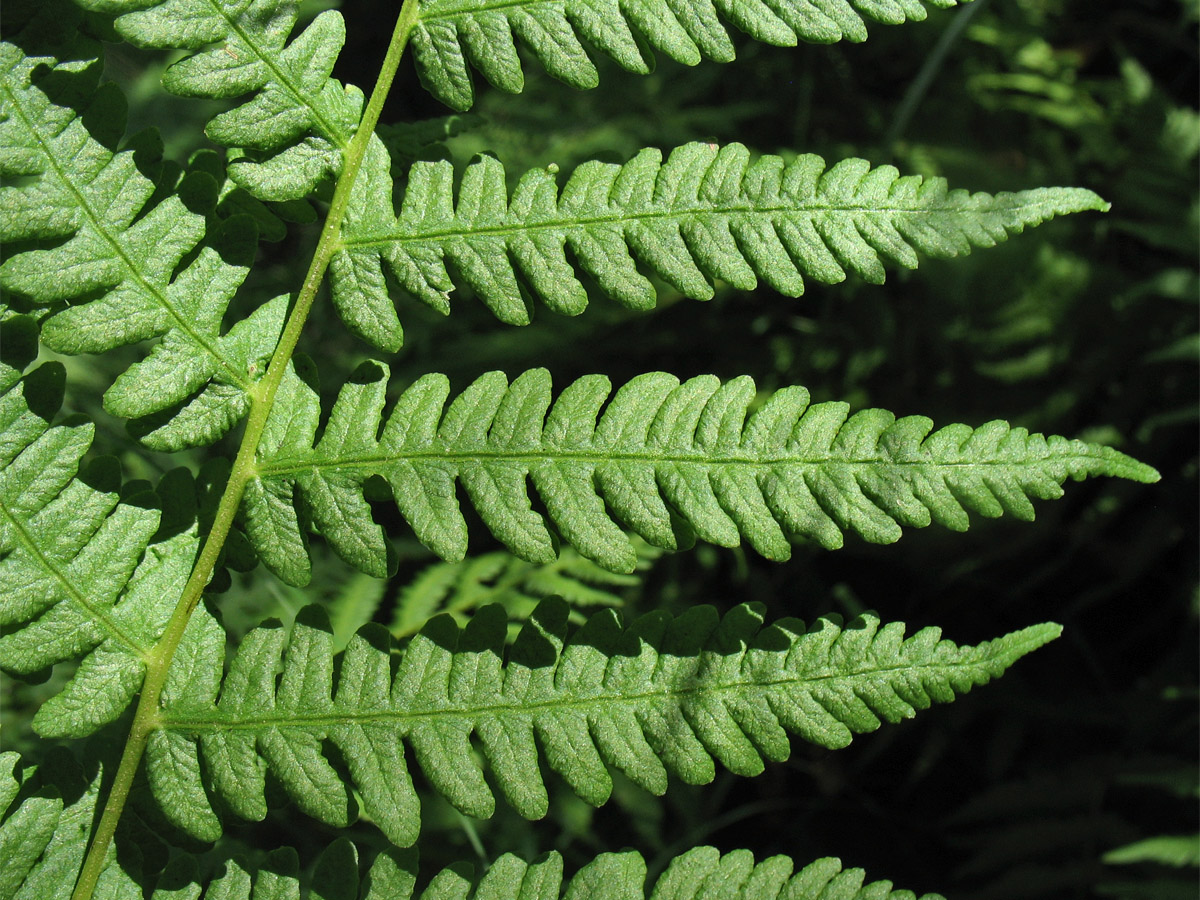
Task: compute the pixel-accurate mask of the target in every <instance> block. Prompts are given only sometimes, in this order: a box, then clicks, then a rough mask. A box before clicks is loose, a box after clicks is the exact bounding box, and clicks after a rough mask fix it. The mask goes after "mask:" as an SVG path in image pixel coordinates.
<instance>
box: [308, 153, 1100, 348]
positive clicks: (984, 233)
mask: <svg viewBox="0 0 1200 900" xmlns="http://www.w3.org/2000/svg"><path fill="white" fill-rule="evenodd" d="M455 184H456V176H455V172H454V168H453V166H451V165H450V163H448V162H418V163H416V164H415V165H414V166H413V167H412V169H411V170H410V172H409V175H408V180H407V183H406V186H405V189H404V193H403V197H402V198H397V199H398V200H401V202H400V203H399V204H398V205H399V206H400V215H399V217H397V216H396V214H395V213H394V212H393V209H392V203H393V201H392V199H391V198H392V190H393V188H392V177H391V174H390V172H389V170H388V159H387V154H386V151H385V150H384V149H383V146H382V144H381V143H380V142H379V141H378V140H373V141H372V143H371V146H370V148H369V149H368V152H367V158H366V163H365V168H364V171H363V172H362V174H361V175H360V177H359V179H358V181H357V182H356V184H355V189H354V195H353V200H352V202H351V206H350V210H349V212H348V214H347V217H346V222H345V226H344V228H343V230H342V239H341V244H342V247H343V249H342V250H341V251H340V252H339V253H337V254H336V255H335V256H334V257H333V259H332V261H331V263H330V269H329V273H330V280H331V285H332V294H333V302H334V304H335V306H337V308H338V310H339V312H340V313H341V315H342V318H343V319H344V320H345V321H346V323H347V324H348V325H349V326H350V328H351V329H353V330H354V331H355V332H357V333H358V334H359V335H361V336H362V337H363V338H364V339H366V340H368V341H370V342H371V343H373V344H375V345H376V346H378V347H381V348H384V349H387V350H396V349H398V348H399V346H400V343H401V330H400V322H399V320H398V318H397V316H396V313H395V311H394V310H393V308H392V302H391V300H390V299H389V298H388V295H387V291H386V288H385V285H384V277H383V267H384V265H385V264H386V267H387V269H388V271H390V272H391V274H392V275H394V276H395V278H396V280H397V281H398V282H399V284H400V286H401V287H402V288H403V289H404V290H405V291H406V292H408V293H409V294H411V295H412V296H414V297H416V298H417V299H419V300H421V301H422V302H423V303H425V304H427V305H429V306H431V307H433V308H434V309H437V310H440V311H441V312H449V310H450V294H451V292H452V291H454V290H455V282H454V281H453V280H452V279H451V277H450V275H449V274H448V272H447V269H446V265H445V263H446V261H449V262H452V263H453V264H454V266H455V268H456V270H457V271H458V272H459V273H460V276H461V283H464V284H466V285H468V286H470V287H471V289H472V290H474V292H475V293H476V294H477V295H478V296H479V298H480V299H481V300H482V301H483V302H484V303H485V304H487V306H488V308H489V309H491V310H492V312H493V313H495V314H496V316H497V317H498V318H499V319H501V320H502V321H504V322H508V323H510V324H514V325H524V324H526V323H527V322H528V321H529V309H528V308H527V306H526V299H525V297H524V296H523V293H524V288H526V287H527V288H528V289H529V291H530V292H531V293H532V295H533V296H534V297H535V298H537V299H539V300H541V301H542V302H543V303H545V304H546V305H547V306H548V307H550V308H551V309H552V310H554V311H555V312H559V313H564V314H567V315H574V314H576V313H579V312H581V311H582V310H583V309H584V307H586V306H587V302H588V295H587V292H586V291H585V290H584V287H583V284H582V283H581V281H580V278H579V275H578V272H577V269H576V266H578V268H579V269H582V270H583V271H584V272H586V273H587V274H588V275H590V276H591V277H592V278H593V279H595V282H596V284H597V285H598V287H599V290H600V292H601V293H602V294H604V295H605V296H608V297H612V298H613V299H615V300H617V301H618V302H620V303H622V304H624V305H625V306H628V307H631V308H633V309H648V308H651V307H653V306H654V304H655V302H656V291H655V288H654V286H653V284H652V283H651V282H650V280H649V279H648V278H647V277H646V276H645V275H644V274H642V272H641V271H639V264H640V265H641V266H643V267H645V268H646V269H648V270H649V271H651V272H653V273H654V274H656V275H658V276H659V277H660V278H662V279H663V280H664V281H665V282H667V283H668V284H669V285H671V287H673V288H675V289H676V290H678V291H679V292H680V293H682V294H683V295H684V296H687V297H691V298H694V299H697V300H707V299H708V298H710V297H712V296H713V282H715V281H718V280H720V281H724V282H726V283H728V284H729V285H731V286H732V287H734V288H737V289H739V290H751V289H753V288H754V287H756V286H757V285H758V283H759V280H760V279H761V280H762V281H763V282H765V283H766V284H767V285H769V286H770V287H771V288H773V289H775V290H776V291H779V292H780V293H782V294H784V295H786V296H789V297H798V296H800V295H801V294H802V293H803V292H804V283H805V279H813V280H815V281H820V282H826V283H836V282H840V281H843V280H844V279H845V278H846V273H847V272H851V273H854V274H856V275H858V276H860V277H862V278H864V279H866V280H867V281H870V282H873V283H877V284H878V283H882V282H883V280H884V268H883V263H882V260H885V259H886V260H891V261H894V262H896V263H898V264H899V265H901V266H904V267H905V268H910V269H911V268H915V267H916V266H917V261H918V257H917V252H918V251H919V252H921V253H924V254H928V255H930V256H935V257H952V256H959V255H962V254H965V253H969V252H971V248H972V247H993V246H995V245H996V244H997V243H999V242H1001V241H1003V240H1005V239H1006V238H1007V237H1008V235H1009V234H1012V233H1019V232H1021V231H1023V230H1024V229H1025V228H1029V227H1033V226H1035V225H1038V224H1040V223H1042V222H1044V221H1046V220H1047V219H1050V218H1053V217H1054V216H1059V215H1065V214H1068V213H1075V212H1081V211H1083V210H1105V209H1107V208H1108V204H1106V203H1105V202H1104V201H1103V200H1101V199H1100V198H1099V197H1097V196H1096V195H1095V194H1093V193H1092V192H1091V191H1088V190H1083V189H1080V188H1039V189H1036V190H1029V191H1021V192H1019V193H1015V194H1013V193H1002V194H997V195H995V196H993V195H991V194H986V193H975V194H972V193H968V192H967V191H963V190H953V191H952V190H950V189H949V188H948V187H947V185H946V181H945V179H943V178H921V177H919V176H911V175H910V176H901V175H900V173H899V172H898V171H897V170H896V169H895V168H893V167H892V166H877V167H875V168H872V167H871V165H870V164H869V163H867V162H866V161H865V160H861V159H847V160H843V161H841V162H839V163H837V164H836V165H833V166H830V167H827V166H826V164H825V161H824V160H823V159H821V158H820V157H818V156H813V155H811V154H805V155H800V156H797V157H795V158H794V159H792V160H791V161H785V160H784V159H783V158H781V157H778V156H761V157H759V158H757V159H755V160H754V161H751V157H750V152H749V150H747V149H746V148H745V147H743V146H742V145H740V144H729V145H726V146H724V147H718V146H717V145H715V144H703V143H695V144H687V145H685V146H682V147H679V148H677V149H675V150H673V151H672V152H671V153H670V155H669V156H668V158H667V159H666V161H665V162H664V160H663V155H662V153H660V152H659V151H658V150H654V149H648V150H643V151H642V152H641V153H639V154H638V155H637V156H636V157H634V158H633V159H632V160H630V161H629V162H627V163H625V164H624V165H620V166H618V165H611V164H608V163H600V162H588V163H584V164H583V165H581V166H579V167H578V168H577V169H575V171H574V172H573V173H572V174H571V175H570V177H568V178H567V179H566V181H565V183H564V184H563V185H562V186H561V187H560V186H559V184H558V179H557V176H556V174H555V170H553V169H549V170H548V169H533V170H531V171H529V172H526V173H525V174H524V175H522V176H521V178H520V179H519V180H518V181H517V183H516V185H515V186H514V187H513V189H512V194H511V197H510V195H509V190H508V187H507V184H506V178H505V173H504V167H503V166H502V165H501V164H500V163H499V162H498V161H497V160H495V159H493V158H491V157H482V158H481V159H479V160H477V161H475V162H474V163H472V164H471V165H469V166H468V167H467V169H466V171H465V172H464V173H462V179H461V185H460V186H459V187H458V188H457V190H456V189H455ZM568 248H569V250H570V252H571V254H572V255H573V257H574V258H575V260H577V263H572V262H571V261H569V260H568V256H567V253H566V251H567V249H568ZM635 260H636V261H635Z"/></svg>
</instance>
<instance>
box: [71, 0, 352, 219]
mask: <svg viewBox="0 0 1200 900" xmlns="http://www.w3.org/2000/svg"><path fill="white" fill-rule="evenodd" d="M80 5H82V6H84V7H85V8H92V9H100V10H103V11H104V12H108V13H113V12H116V13H119V14H120V15H118V17H117V19H116V21H115V23H114V24H115V27H116V30H117V32H118V33H119V34H120V35H121V36H122V37H123V38H124V39H125V40H127V41H129V42H130V43H132V44H135V45H137V46H141V47H158V48H164V49H167V48H171V49H182V50H195V51H199V52H196V53H194V54H192V55H191V56H188V57H186V58H184V59H181V60H179V61H178V62H176V63H175V64H173V65H172V66H171V67H170V68H169V69H168V70H167V72H166V74H165V75H164V76H163V87H165V88H166V89H167V90H168V91H170V92H171V93H174V94H178V95H181V96H185V97H202V98H212V99H225V98H233V97H244V96H246V95H250V99H248V100H245V101H244V102H243V103H241V105H239V106H237V107H235V108H233V109H231V110H228V111H226V112H223V113H221V114H220V115H218V116H216V117H215V118H213V119H212V121H210V122H209V123H208V126H207V128H206V129H205V132H206V133H207V135H208V136H209V137H210V138H211V139H212V140H214V141H216V142H217V143H218V144H223V145H225V146H227V147H239V148H245V149H246V150H247V151H248V153H247V155H246V156H245V157H243V158H241V159H238V160H236V161H234V162H233V163H231V164H230V167H229V174H230V177H231V178H233V180H234V181H235V182H237V183H238V184H239V185H241V186H242V187H244V188H245V189H246V190H248V191H249V192H250V193H251V194H253V195H254V196H256V197H258V198H260V199H263V200H292V199H297V198H300V197H305V196H307V195H308V194H310V193H311V192H312V191H313V190H314V189H315V188H316V187H317V185H318V184H319V183H320V182H321V181H322V180H323V179H325V178H328V177H336V176H337V175H338V174H339V173H340V172H341V166H342V152H343V151H344V150H345V149H346V147H347V146H348V145H349V143H350V139H351V138H352V137H353V136H354V131H355V128H356V126H357V125H358V120H359V118H360V116H361V113H362V106H363V96H362V93H361V92H360V91H359V90H358V89H357V88H354V87H351V86H347V87H346V88H345V89H343V88H342V86H341V85H340V84H338V83H337V82H336V81H334V80H333V79H331V78H330V77H329V75H330V73H331V72H332V71H333V65H334V62H335V61H336V60H337V57H338V54H339V53H340V52H341V49H342V45H343V44H344V43H345V41H346V25H345V22H344V21H343V19H342V15H341V13H339V12H336V11H333V10H328V11H326V12H323V13H321V14H320V15H318V16H317V17H316V18H315V19H314V20H313V21H312V22H311V23H310V24H309V25H308V27H306V28H305V29H304V30H303V31H301V32H300V33H299V34H297V35H296V36H295V37H294V38H293V39H292V40H291V42H290V43H289V40H288V39H289V37H291V35H292V31H293V29H294V28H295V26H296V18H297V14H298V12H299V4H298V3H295V2H291V0H249V2H247V0H165V2H159V3H153V4H148V3H147V2H146V0H80Z"/></svg>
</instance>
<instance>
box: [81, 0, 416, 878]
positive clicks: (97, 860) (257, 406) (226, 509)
mask: <svg viewBox="0 0 1200 900" xmlns="http://www.w3.org/2000/svg"><path fill="white" fill-rule="evenodd" d="M417 11H418V0H404V3H403V5H402V6H401V7H400V15H399V16H398V17H397V18H396V27H395V29H394V30H393V32H392V39H391V42H390V43H389V44H388V51H387V56H385V57H384V60H383V66H382V67H381V68H380V71H379V78H378V79H377V80H376V82H375V88H374V90H372V91H371V99H370V100H369V101H367V108H366V110H365V111H364V112H363V117H362V121H361V122H360V123H359V126H358V131H356V132H355V134H354V137H353V138H352V139H351V141H350V145H349V146H348V147H347V148H346V152H345V159H344V161H343V166H342V173H341V175H340V176H339V177H338V181H337V185H336V186H335V188H334V191H333V200H332V202H331V203H330V206H329V212H328V213H327V214H326V216H325V223H324V225H323V226H322V228H321V236H320V238H319V240H318V241H317V249H316V252H315V253H314V254H313V258H312V262H311V263H310V264H309V267H308V272H307V274H306V275H305V276H304V283H303V284H302V285H301V286H300V293H299V294H298V295H297V296H296V302H295V305H293V306H292V310H291V312H290V313H289V314H288V319H287V322H286V323H285V324H284V327H283V334H282V335H281V336H280V338H279V343H278V344H277V345H276V347H275V352H274V353H273V354H272V355H271V362H270V364H269V365H268V366H267V373H266V375H265V376H264V377H263V379H262V381H260V382H259V383H258V384H257V385H256V386H255V388H254V390H253V391H252V394H251V404H250V416H249V418H248V419H247V421H246V430H245V432H243V434H242V442H241V444H240V445H239V447H238V452H237V457H236V458H235V459H234V463H233V469H232V470H231V472H230V473H229V482H228V483H227V484H226V485H225V491H224V493H223V494H222V495H221V501H220V504H219V505H218V506H217V513H216V517H215V518H214V520H213V525H212V529H211V530H210V531H209V533H208V536H207V537H206V538H205V541H204V547H203V549H201V551H200V556H199V557H198V558H197V559H196V564H195V566H194V567H193V569H192V574H191V575H190V576H189V577H188V580H187V583H186V584H185V585H184V588H183V594H182V595H181V596H180V598H179V602H178V603H177V604H176V606H175V611H174V613H172V615H171V619H170V621H169V622H168V623H167V628H166V631H165V632H164V633H163V636H162V637H161V638H160V639H159V641H158V643H157V644H156V645H155V646H154V649H153V650H152V651H151V652H150V655H149V657H148V658H147V660H146V678H145V680H144V681H143V682H142V691H141V697H140V698H139V699H138V705H137V711H136V712H135V713H134V717H133V725H132V726H131V727H130V730H129V738H128V739H127V740H126V742H125V750H124V752H123V753H122V755H121V763H120V765H119V766H118V767H117V774H116V777H115V778H114V780H113V783H112V789H111V790H110V792H109V795H108V799H107V801H106V802H105V804H104V812H103V814H102V815H101V816H100V823H99V825H97V826H96V833H95V835H93V837H92V843H91V846H90V847H89V848H88V854H87V858H86V859H85V860H84V863H83V868H82V869H81V870H80V873H79V880H78V881H77V882H76V884H75V891H74V893H73V894H72V895H71V900H91V897H92V894H93V893H94V892H95V890H96V884H97V882H98V881H99V878H100V873H101V872H102V871H103V870H104V864H105V860H106V858H107V856H108V848H109V846H110V845H111V844H112V839H113V835H114V834H115V833H116V830H117V823H118V822H119V821H120V819H121V813H122V812H123V811H124V809H125V803H126V801H127V800H128V799H129V790H130V788H131V787H132V785H133V778H134V776H135V775H136V774H137V770H138V766H139V765H141V761H142V754H143V753H144V752H145V750H146V744H147V742H148V741H149V740H150V735H151V734H152V733H153V732H154V730H155V728H156V727H157V725H158V701H159V697H160V696H161V695H162V690H163V685H165V684H166V681H167V672H168V670H169V669H170V667H171V660H172V659H173V658H174V657H175V651H176V649H177V648H178V647H179V642H180V641H181V640H182V639H183V633H184V630H185V629H186V628H187V623H188V620H189V619H190V618H191V615H192V612H193V611H194V610H195V609H196V606H197V605H198V604H199V603H200V598H201V596H202V595H203V593H204V588H205V587H206V586H207V585H208V582H209V579H210V578H211V577H212V573H213V568H214V567H215V566H216V563H217V559H218V557H219V556H220V555H221V549H222V548H223V547H224V546H225V540H226V538H228V537H229V530H230V529H231V528H232V527H233V519H234V516H235V515H236V513H237V509H238V506H239V504H240V503H241V502H242V494H243V493H244V492H245V490H246V484H247V483H248V482H249V481H250V479H251V478H253V477H254V475H255V461H254V455H255V453H256V451H257V450H258V442H259V441H260V440H261V439H262V433H263V429H264V428H265V427H266V425H267V417H268V416H269V415H270V414H271V407H272V406H273V405H274V403H275V393H276V392H277V391H278V390H279V385H280V383H281V382H282V381H283V376H284V373H285V372H286V371H287V366H288V362H290V361H291V358H292V354H293V353H294V352H295V350H296V343H297V342H298V341H299V340H300V333H301V332H302V331H303V330H304V323H305V321H306V320H307V319H308V313H309V311H310V310H311V309H312V305H313V301H314V300H315V299H316V297H317V289H318V288H319V287H320V286H321V280H322V279H323V278H324V277H325V270H326V269H327V268H328V267H329V261H330V260H331V259H332V258H333V254H334V253H335V252H336V251H337V249H338V247H339V245H340V242H341V234H342V221H343V220H344V219H345V217H346V209H347V207H348V206H349V204H350V192H351V190H352V189H353V187H354V181H355V179H356V178H357V177H358V172H359V169H360V168H361V167H362V161H363V157H364V156H365V155H366V152H367V144H368V142H369V141H370V139H371V136H372V135H373V134H374V132H375V126H376V124H377V123H378V122H379V114H380V113H381V112H382V111H383V104H384V101H385V100H386V99H387V95H388V92H389V91H390V90H391V87H392V80H393V79H394V78H395V77H396V69H397V67H398V66H399V65H400V58H401V57H402V56H403V55H404V48H405V47H406V46H407V45H408V38H409V35H410V34H411V33H412V29H413V26H415V25H416V22H417Z"/></svg>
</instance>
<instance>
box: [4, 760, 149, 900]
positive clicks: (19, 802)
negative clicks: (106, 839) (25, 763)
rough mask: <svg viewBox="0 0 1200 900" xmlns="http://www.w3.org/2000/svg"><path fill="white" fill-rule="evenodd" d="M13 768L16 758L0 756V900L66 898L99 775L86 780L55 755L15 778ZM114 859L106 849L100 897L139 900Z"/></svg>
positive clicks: (90, 823) (80, 858)
mask: <svg viewBox="0 0 1200 900" xmlns="http://www.w3.org/2000/svg"><path fill="white" fill-rule="evenodd" d="M19 762H20V758H19V756H18V754H16V753H13V752H11V751H10V752H7V753H0V898H3V900H48V898H59V897H69V896H70V895H71V890H72V889H73V888H74V887H75V879H76V877H77V876H78V875H79V867H80V865H81V864H82V863H83V856H84V852H85V851H86V850H87V843H88V836H89V835H90V834H91V831H92V826H93V823H94V817H95V814H96V801H97V798H98V797H99V795H100V783H101V778H100V773H99V772H97V773H96V775H95V777H94V778H90V779H89V778H88V777H87V776H86V775H85V774H84V773H83V771H82V770H81V769H80V767H79V765H78V763H76V762H75V760H74V759H73V758H71V756H70V754H68V753H66V752H65V751H61V750H58V751H51V753H50V754H49V755H48V756H47V759H46V760H45V761H44V762H43V763H42V764H41V765H39V766H37V767H36V768H33V767H27V768H25V770H24V771H23V772H21V773H20V777H19V778H18V777H17V775H16V768H17V766H18V764H19ZM67 798H70V800H69V801H68V799H67ZM116 857H117V854H116V848H115V847H112V846H110V847H109V853H108V857H107V860H106V864H105V867H104V871H103V874H102V875H101V876H100V889H101V891H102V892H103V893H102V894H101V896H103V897H109V898H112V900H142V898H143V897H144V896H145V895H144V894H143V893H142V889H141V886H140V885H139V884H138V883H137V881H136V880H135V879H134V878H132V877H131V876H130V875H129V874H128V873H127V872H126V871H125V870H124V869H123V868H122V867H121V866H120V865H118V864H117V863H116ZM155 900H157V895H156V898H155Z"/></svg>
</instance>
